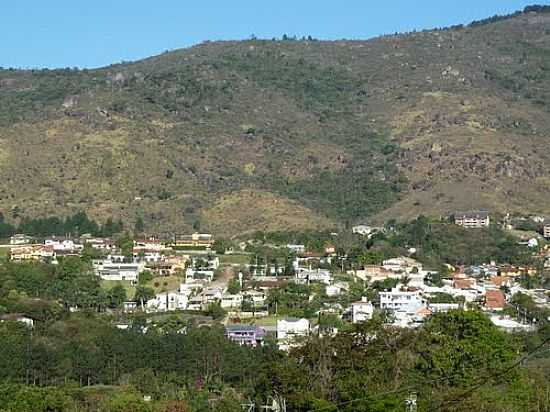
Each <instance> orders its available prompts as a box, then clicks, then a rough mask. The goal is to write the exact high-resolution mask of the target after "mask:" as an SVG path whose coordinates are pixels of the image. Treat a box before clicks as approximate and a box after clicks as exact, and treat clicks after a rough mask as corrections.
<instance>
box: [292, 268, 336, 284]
mask: <svg viewBox="0 0 550 412" xmlns="http://www.w3.org/2000/svg"><path fill="white" fill-rule="evenodd" d="M331 279H332V275H331V273H330V271H328V270H325V269H306V268H298V269H297V270H296V282H297V283H308V284H309V283H310V282H321V283H324V284H325V285H329V284H330V281H331Z"/></svg>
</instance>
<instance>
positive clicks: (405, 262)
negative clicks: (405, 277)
mask: <svg viewBox="0 0 550 412" xmlns="http://www.w3.org/2000/svg"><path fill="white" fill-rule="evenodd" d="M382 267H383V268H384V269H386V270H389V271H392V272H396V273H403V272H405V273H413V272H419V271H421V270H422V263H420V262H418V261H417V260H415V259H413V258H410V257H406V256H400V257H396V258H391V259H386V260H384V261H383V262H382Z"/></svg>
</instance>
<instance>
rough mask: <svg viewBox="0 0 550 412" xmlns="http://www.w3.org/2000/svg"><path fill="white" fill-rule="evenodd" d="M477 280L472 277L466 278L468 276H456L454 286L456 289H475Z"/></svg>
mask: <svg viewBox="0 0 550 412" xmlns="http://www.w3.org/2000/svg"><path fill="white" fill-rule="evenodd" d="M475 285H476V280H475V279H472V278H466V277H458V276H456V277H454V278H453V288H454V289H464V290H468V289H475V287H474V286H475Z"/></svg>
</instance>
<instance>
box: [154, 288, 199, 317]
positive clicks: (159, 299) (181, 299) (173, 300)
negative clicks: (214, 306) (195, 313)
mask: <svg viewBox="0 0 550 412" xmlns="http://www.w3.org/2000/svg"><path fill="white" fill-rule="evenodd" d="M188 302H189V296H188V295H186V294H184V293H180V292H177V291H175V292H164V293H159V294H157V295H156V296H155V298H154V299H150V300H148V301H147V310H148V311H158V312H166V311H172V310H185V309H187V304H188Z"/></svg>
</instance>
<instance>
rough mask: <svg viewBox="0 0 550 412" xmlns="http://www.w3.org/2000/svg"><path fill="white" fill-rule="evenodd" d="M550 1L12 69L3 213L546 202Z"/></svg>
mask: <svg viewBox="0 0 550 412" xmlns="http://www.w3.org/2000/svg"><path fill="white" fill-rule="evenodd" d="M549 49H550V13H548V12H547V9H546V8H542V7H539V8H536V7H534V8H529V9H528V10H527V11H525V12H521V13H516V14H515V15H513V16H509V17H506V18H491V19H488V20H486V21H481V22H476V23H475V24H472V25H470V26H467V27H454V28H450V29H445V30H433V31H426V32H419V33H410V34H403V35H392V36H385V37H381V38H377V39H373V40H368V41H335V42H326V41H317V40H314V39H303V40H296V39H293V38H289V37H286V36H285V38H284V40H257V39H254V40H248V41H239V42H210V43H204V44H201V45H198V46H195V47H191V48H189V49H183V50H178V51H174V52H170V53H165V54H163V55H160V56H157V57H152V58H149V59H146V60H143V61H138V62H134V63H124V64H117V65H113V66H110V67H106V68H102V69H97V70H75V69H63V70H26V71H23V70H13V69H3V70H1V71H0V142H1V145H0V209H1V210H3V212H4V215H5V217H6V220H8V221H11V222H14V221H18V220H20V219H21V218H22V217H26V218H32V217H36V216H53V215H55V216H60V215H67V214H71V213H75V212H76V211H78V210H86V211H87V212H88V213H89V214H90V215H91V216H92V217H93V218H94V219H96V220H98V221H100V222H101V221H105V220H106V219H107V218H108V217H114V218H115V219H118V218H123V219H124V220H125V221H126V220H130V221H132V220H137V219H138V218H142V219H143V221H144V222H145V225H146V228H148V229H149V230H151V231H153V230H163V229H174V228H176V229H181V230H183V229H190V228H191V226H193V225H194V226H195V227H202V228H204V229H205V230H213V231H215V232H219V233H225V234H233V233H235V232H239V231H242V230H247V229H249V228H250V225H254V226H255V229H262V230H268V231H273V230H278V229H281V228H287V227H289V226H292V227H293V228H295V229H297V230H300V229H307V228H318V227H323V228H328V227H332V226H336V225H339V224H345V223H347V222H355V221H359V220H363V219H365V218H371V219H372V218H374V219H377V218H378V219H382V218H388V217H399V218H407V219H408V218H411V217H413V216H415V215H417V214H419V212H423V213H424V214H434V215H439V214H445V213H448V212H451V211H453V210H455V209H463V208H489V209H491V210H498V211H526V210H529V211H532V212H539V213H545V212H547V213H548V212H550V210H549V206H548V205H549V204H550V189H549V187H550V185H549V182H550V151H548V150H546V147H547V145H548V142H549V136H550V117H549V116H548V109H549V107H550V77H549V76H550V57H549V56H550V50H549Z"/></svg>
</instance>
